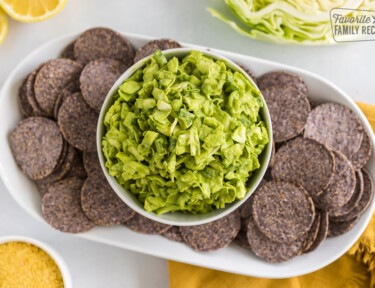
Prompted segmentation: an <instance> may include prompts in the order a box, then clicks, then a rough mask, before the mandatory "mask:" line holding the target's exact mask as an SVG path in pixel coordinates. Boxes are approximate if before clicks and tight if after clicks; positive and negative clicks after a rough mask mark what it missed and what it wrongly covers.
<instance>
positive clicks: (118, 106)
mask: <svg viewBox="0 0 375 288" xmlns="http://www.w3.org/2000/svg"><path fill="white" fill-rule="evenodd" d="M114 99H115V102H114V104H113V105H112V106H111V107H110V108H109V110H108V112H107V113H106V115H105V118H104V125H105V135H104V136H103V139H102V149H103V152H104V156H105V158H106V167H107V168H108V171H109V174H110V175H112V176H113V177H115V178H116V180H117V182H118V183H119V184H120V185H122V186H123V187H124V188H126V189H128V190H130V191H131V192H132V193H133V194H135V195H136V196H137V198H138V199H139V201H140V202H141V203H142V204H143V205H144V209H145V210H146V211H153V212H155V213H156V214H158V215H160V214H162V213H167V212H175V211H182V212H186V213H193V214H197V213H208V212H211V211H214V210H215V209H219V208H224V207H225V204H227V203H231V202H233V201H235V200H237V199H243V198H244V197H245V195H246V193H247V191H248V189H247V188H246V183H247V180H248V178H249V177H250V176H251V174H252V172H253V171H254V170H256V169H258V168H259V167H260V164H259V159H258V157H259V155H260V154H261V153H262V151H263V150H264V149H265V147H266V145H267V143H268V142H269V136H268V131H267V128H266V125H265V123H264V122H263V121H262V120H261V117H260V115H259V110H260V108H261V107H263V106H264V103H263V100H262V98H261V97H260V92H259V90H258V89H257V88H256V87H255V86H254V85H253V84H252V83H251V82H250V81H249V80H248V79H247V78H246V77H245V76H244V75H243V74H242V73H240V72H233V71H232V70H231V69H229V68H228V67H227V66H226V65H225V62H223V61H219V60H213V59H211V58H209V57H207V56H204V55H203V54H202V53H201V52H199V51H191V52H190V53H189V54H188V55H187V56H185V57H184V58H183V59H178V58H176V57H173V58H172V59H170V60H169V61H168V60H167V58H166V57H165V56H164V55H163V53H162V52H161V51H160V50H158V51H156V52H155V53H154V55H153V57H152V58H150V59H149V60H148V61H147V62H146V65H145V67H144V68H141V69H139V70H137V71H136V72H135V73H134V74H133V75H132V76H131V77H130V78H129V79H127V80H125V81H124V82H123V84H122V85H121V86H120V87H119V89H118V91H117V92H116V93H115V95H114Z"/></svg>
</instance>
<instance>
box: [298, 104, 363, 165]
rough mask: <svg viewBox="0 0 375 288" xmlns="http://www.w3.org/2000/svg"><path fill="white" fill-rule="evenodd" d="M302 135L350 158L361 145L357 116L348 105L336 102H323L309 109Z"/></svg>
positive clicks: (361, 128) (360, 126)
mask: <svg viewBox="0 0 375 288" xmlns="http://www.w3.org/2000/svg"><path fill="white" fill-rule="evenodd" d="M304 137H307V138H312V139H315V140H317V141H318V142H320V143H322V144H325V145H326V146H327V147H328V148H329V149H331V150H338V151H340V152H342V153H343V154H344V155H345V156H346V157H347V158H350V157H351V156H352V155H353V154H354V153H356V152H357V151H358V150H359V148H360V146H361V143H362V138H363V126H362V123H361V122H360V120H359V118H358V116H357V115H356V114H354V112H353V111H352V110H350V109H349V108H348V107H346V106H344V105H341V104H338V103H325V104H322V105H319V106H318V107H316V108H315V109H313V110H312V111H311V113H310V115H309V117H308V119H307V123H306V126H305V132H304Z"/></svg>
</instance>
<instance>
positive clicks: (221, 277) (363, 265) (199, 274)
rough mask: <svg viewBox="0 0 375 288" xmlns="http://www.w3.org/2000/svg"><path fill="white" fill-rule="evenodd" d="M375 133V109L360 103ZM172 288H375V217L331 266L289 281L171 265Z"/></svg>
mask: <svg viewBox="0 0 375 288" xmlns="http://www.w3.org/2000/svg"><path fill="white" fill-rule="evenodd" d="M357 104H358V106H359V107H360V108H361V110H362V111H363V113H364V114H365V115H366V117H367V119H368V120H369V122H370V124H371V127H372V129H373V130H374V131H375V106H374V105H369V104H364V103H359V102H357ZM168 269H169V284H170V288H201V287H202V288H203V287H204V288H226V287H230V288H246V287H256V288H273V287H277V288H290V287H293V288H310V287H311V288H316V287H319V288H362V287H366V288H367V287H371V288H375V214H374V215H373V216H372V219H371V221H370V223H369V225H368V226H367V228H366V230H365V231H364V232H363V234H362V235H361V237H360V238H359V240H358V241H357V243H355V244H354V245H353V247H352V248H350V249H349V251H348V252H347V253H346V254H345V255H343V256H342V257H340V258H339V259H338V260H336V261H335V262H333V263H332V264H330V265H328V266H326V267H324V268H323V269H320V270H318V271H316V272H313V273H310V274H307V275H304V276H299V277H293V278H287V279H264V278H256V277H247V276H242V275H236V274H232V273H226V272H221V271H217V270H213V269H207V268H202V267H197V266H193V265H188V264H183V263H179V262H175V261H168Z"/></svg>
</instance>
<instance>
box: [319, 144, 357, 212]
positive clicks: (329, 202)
mask: <svg viewBox="0 0 375 288" xmlns="http://www.w3.org/2000/svg"><path fill="white" fill-rule="evenodd" d="M332 153H333V155H334V157H335V171H334V173H333V177H332V179H331V182H330V184H329V185H328V187H327V188H326V189H324V191H323V193H322V194H320V195H319V196H316V197H313V200H314V203H315V206H316V207H318V208H319V209H321V210H328V211H329V210H332V209H337V208H339V207H342V206H344V205H345V204H346V203H347V202H348V201H349V200H350V198H351V197H352V195H353V193H354V190H355V184H356V177H355V171H354V168H353V165H352V163H351V162H350V161H349V160H348V158H346V157H345V155H344V154H342V153H341V152H339V151H332Z"/></svg>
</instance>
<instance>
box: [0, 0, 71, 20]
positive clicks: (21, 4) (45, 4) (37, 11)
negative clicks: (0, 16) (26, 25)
mask: <svg viewBox="0 0 375 288" xmlns="http://www.w3.org/2000/svg"><path fill="white" fill-rule="evenodd" d="M65 3H66V0H0V5H1V6H2V7H3V9H4V10H5V12H6V13H8V15H9V16H10V17H12V18H14V19H16V20H18V21H22V22H38V21H43V20H46V19H48V18H50V17H52V16H54V15H56V14H57V13H59V12H60V11H61V9H62V8H63V7H64V5H65Z"/></svg>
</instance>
